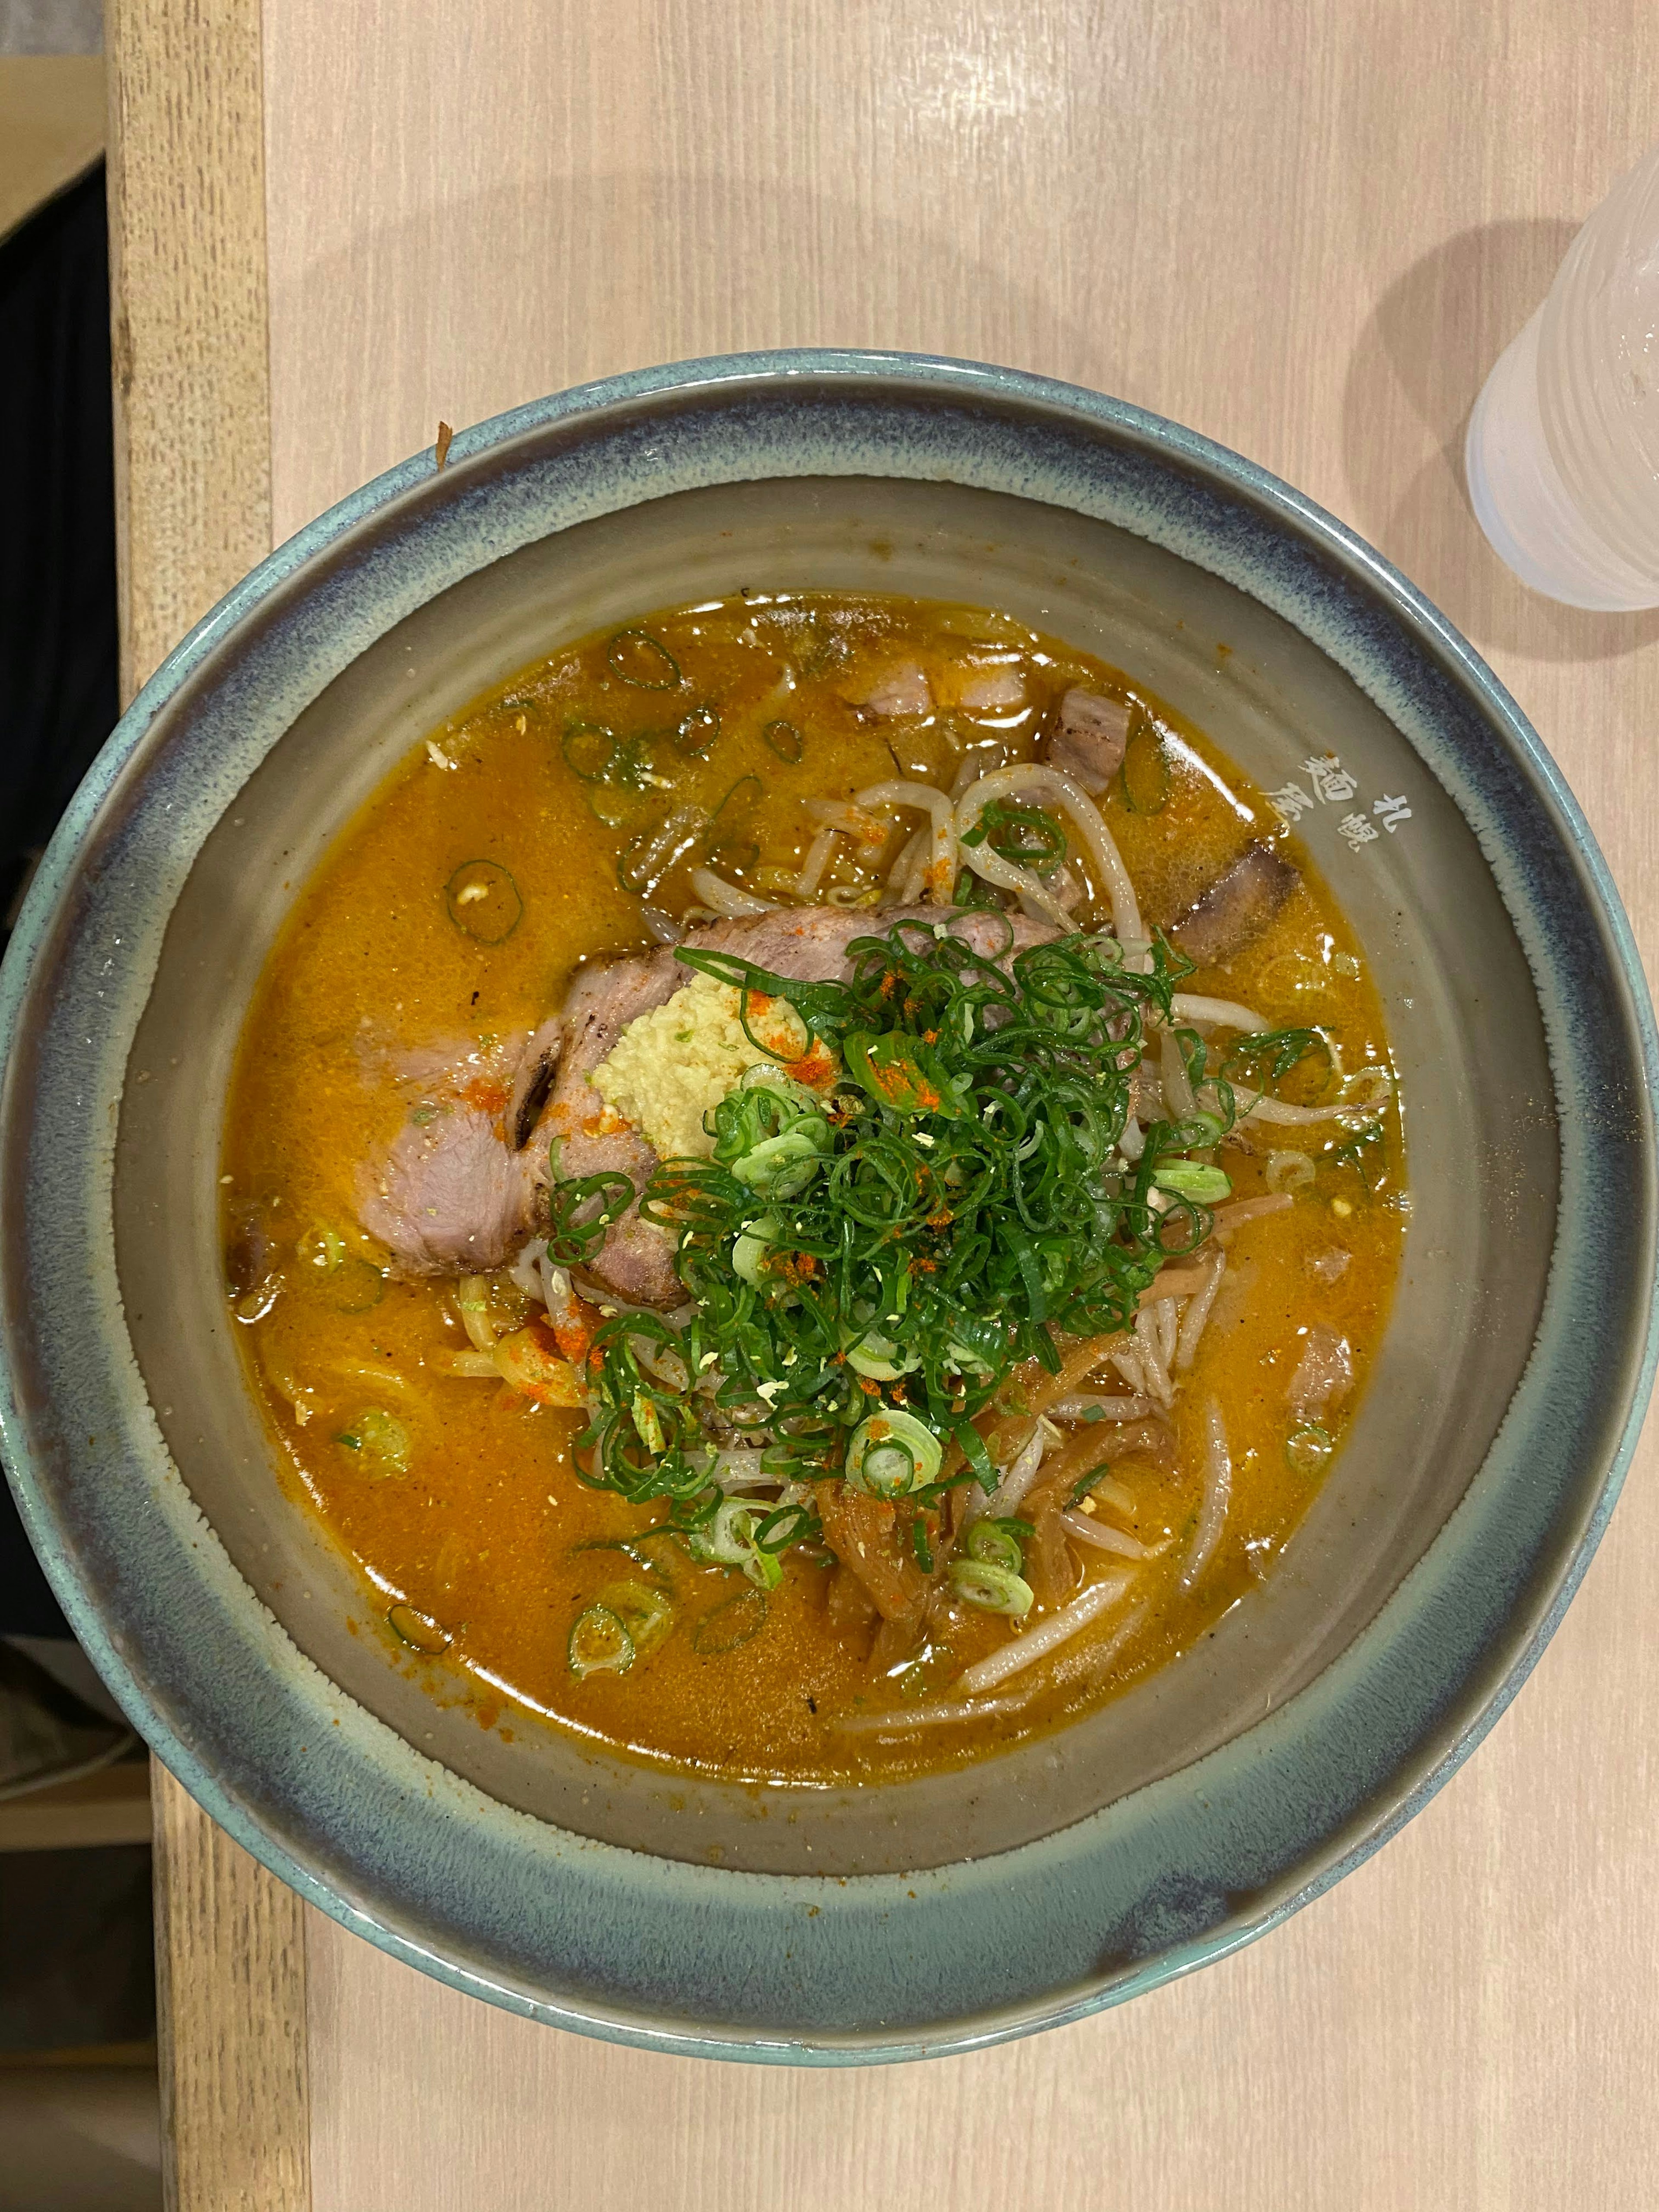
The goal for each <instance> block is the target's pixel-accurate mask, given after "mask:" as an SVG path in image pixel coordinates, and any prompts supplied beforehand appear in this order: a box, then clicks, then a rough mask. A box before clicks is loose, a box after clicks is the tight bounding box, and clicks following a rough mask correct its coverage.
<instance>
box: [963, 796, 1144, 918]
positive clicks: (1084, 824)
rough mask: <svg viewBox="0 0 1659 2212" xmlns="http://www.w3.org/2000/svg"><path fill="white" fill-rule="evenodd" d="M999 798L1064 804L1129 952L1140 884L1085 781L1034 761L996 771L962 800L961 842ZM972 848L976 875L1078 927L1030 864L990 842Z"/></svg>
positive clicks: (1036, 803) (1057, 804)
mask: <svg viewBox="0 0 1659 2212" xmlns="http://www.w3.org/2000/svg"><path fill="white" fill-rule="evenodd" d="M993 799H1026V800H1030V801H1031V802H1032V803H1033V804H1035V805H1039V806H1041V805H1043V804H1044V803H1045V802H1046V803H1047V804H1048V805H1050V806H1058V807H1060V808H1063V809H1064V811H1066V813H1067V814H1069V815H1070V816H1071V817H1072V820H1073V823H1075V824H1076V827H1077V830H1078V834H1079V837H1080V838H1081V840H1082V842H1083V846H1084V849H1085V852H1086V853H1087V854H1088V856H1089V859H1090V860H1091V863H1092V864H1093V867H1094V873H1095V880H1096V882H1097V884H1099V885H1100V887H1101V889H1102V890H1103V892H1104V894H1105V896H1106V899H1107V902H1108V904H1109V906H1110V908H1111V912H1112V930H1113V933H1114V935H1115V937H1116V938H1117V939H1118V941H1119V943H1120V944H1122V945H1125V948H1126V951H1127V942H1128V941H1130V940H1137V941H1138V940H1139V939H1140V937H1141V924H1140V904H1139V900H1138V899H1137V898H1136V896H1135V887H1134V885H1133V884H1132V883H1131V882H1130V880H1129V872H1128V870H1127V868H1126V867H1125V866H1124V865H1123V856H1122V854H1121V853H1120V852H1119V851H1118V849H1117V846H1116V843H1115V841H1114V839H1113V836H1112V833H1111V831H1110V830H1109V829H1108V828H1107V827H1106V824H1105V822H1104V821H1103V819H1102V817H1101V812H1100V809H1099V808H1098V807H1097V805H1095V803H1094V801H1093V799H1091V798H1090V796H1089V794H1088V793H1087V792H1086V791H1085V790H1084V788H1083V787H1082V785H1081V784H1080V783H1077V782H1075V781H1073V779H1072V777H1070V776H1069V775H1061V774H1060V770H1059V769H1053V768H1041V767H1036V766H1033V765H1029V764H1028V765H1022V766H1019V767H1016V768H1000V769H993V770H992V771H991V773H990V774H989V775H982V776H981V777H980V778H979V780H978V781H976V782H975V783H972V784H970V785H969V787H968V789H967V790H966V791H965V792H964V793H963V795H962V797H961V798H960V799H958V800H957V811H956V836H957V842H958V844H960V842H961V840H962V838H963V836H964V835H965V834H966V832H967V831H969V829H972V828H973V826H974V824H975V823H976V822H977V821H978V820H979V817H980V816H981V814H982V813H983V812H984V811H985V809H986V807H987V806H988V805H990V803H991V801H992V800H993ZM966 849H967V850H968V852H969V854H971V858H970V860H969V865H970V866H971V867H972V868H973V870H974V872H975V875H979V876H983V877H984V878H985V880H986V881H987V883H991V884H997V885H999V886H1000V888H1001V889H1002V890H1011V891H1023V892H1025V893H1028V894H1029V895H1030V896H1031V897H1033V898H1035V899H1036V902H1037V903H1038V905H1039V906H1040V907H1041V908H1042V911H1043V913H1044V914H1046V915H1048V919H1049V920H1050V921H1052V922H1053V923H1054V927H1056V928H1057V929H1060V930H1064V931H1066V932H1068V933H1069V932H1071V931H1073V930H1075V929H1076V927H1077V924H1076V923H1075V922H1074V921H1073V919H1072V917H1071V916H1070V915H1068V914H1067V913H1066V909H1065V908H1064V907H1063V906H1061V904H1060V902H1059V900H1058V899H1057V898H1055V897H1054V895H1053V893H1052V892H1051V891H1050V890H1048V885H1047V884H1044V882H1043V881H1042V878H1041V877H1040V876H1037V875H1034V874H1033V873H1032V872H1031V871H1030V869H1029V868H1020V867H1016V866H1015V865H1014V864H1013V862H1012V860H1004V859H1003V858H1002V856H1001V854H1000V853H995V852H993V851H992V849H991V846H990V843H989V842H988V840H987V842H985V843H984V844H981V845H977V846H973V847H969V848H966Z"/></svg>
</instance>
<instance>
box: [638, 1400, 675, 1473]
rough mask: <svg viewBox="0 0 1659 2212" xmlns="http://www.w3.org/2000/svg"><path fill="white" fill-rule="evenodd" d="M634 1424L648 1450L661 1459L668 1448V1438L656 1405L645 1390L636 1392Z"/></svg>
mask: <svg viewBox="0 0 1659 2212" xmlns="http://www.w3.org/2000/svg"><path fill="white" fill-rule="evenodd" d="M634 1426H635V1428H636V1429H637V1430H638V1431H639V1432H640V1440H641V1443H643V1444H644V1446H645V1448H646V1449H647V1451H648V1452H650V1453H652V1454H653V1455H654V1456H655V1457H656V1458H658V1459H660V1458H661V1457H662V1455H663V1454H664V1453H665V1451H666V1450H667V1449H668V1439H667V1437H665V1436H664V1434H663V1431H662V1423H661V1421H660V1420H659V1419H658V1417H657V1409H656V1407H655V1405H654V1404H653V1402H652V1401H651V1400H650V1399H649V1398H648V1397H647V1395H646V1394H645V1392H644V1391H643V1390H636V1391H635V1393H634Z"/></svg>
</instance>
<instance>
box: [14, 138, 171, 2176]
mask: <svg viewBox="0 0 1659 2212" xmlns="http://www.w3.org/2000/svg"><path fill="white" fill-rule="evenodd" d="M109 315H110V301H109V260H108V245H107V228H106V216H105V180H104V171H103V167H102V165H101V164H100V165H99V166H98V167H96V168H95V169H94V171H92V172H91V173H89V174H88V175H87V176H85V177H83V178H82V179H81V180H80V181H79V182H78V183H76V184H75V185H71V186H70V188H69V190H67V191H64V192H63V193H61V194H60V195H59V196H58V197H57V198H55V199H53V200H52V201H50V202H49V203H48V204H46V206H45V207H43V208H41V209H40V210H39V211H38V212H37V213H36V214H35V215H33V216H32V217H31V218H30V219H29V220H28V221H27V222H25V223H24V224H23V225H22V226H21V228H19V229H18V230H16V231H15V232H14V233H13V234H11V235H10V236H9V238H7V239H5V240H3V242H0V425H3V431H4V441H5V477H4V482H5V490H4V495H3V501H0V513H3V527H0V932H3V934H4V936H5V937H7V938H9V936H10V933H11V930H12V927H13V924H14V923H15V920H16V917H17V913H18V909H19V908H20V906H21V902H22V899H23V896H24V894H25V892H26V891H27V887H28V884H29V880H30V878H31V877H32V876H33V872H34V869H35V867H36V866H37V864H38V863H39V860H40V855H41V854H42V853H43V851H44V850H45V848H46V844H47V842H48V841H49V839H50V838H51V836H52V830H53V828H54V827H55V825H56V823H57V822H58V817H59V816H60V814H61V813H62V812H63V811H64V807H65V806H66V805H68V803H69V801H70V799H71V798H72V797H73V795H74V793H75V790H76V786H77V785H78V784H79V783H80V781H81V779H82V776H83V775H85V773H86V771H87V769H88V767H89V766H90V765H91V763H92V761H93V759H94V756H95V755H96V753H97V752H98V750H99V748H100V746H101V745H102V744H103V743H104V740H105V739H106V738H107V736H108V735H109V733H110V731H111V729H112V727H113V726H114V723H115V720H116V718H117V714H118V710H119V699H118V681H119V678H118V635H117V600H116V560H115V483H114V455H113V425H112V407H111V395H110V344H109ZM123 1777H125V1778H126V1782H125V1787H123V1788H118V1789H117V1790H115V1791H114V1793H113V1794H114V1795H116V1796H119V1797H121V1798H122V1800H123V1802H124V1803H125V1805H126V1806H127V1807H129V1808H131V1811H130V1813H129V1814H128V1815H127V1817H126V1819H125V1829H126V1832H127V1833H129V1834H130V1835H132V1836H135V1837H141V1836H143V1834H144V1833H145V1832H146V1829H147V1826H148V1821H147V1816H146V1814H145V1812H144V1805H145V1797H144V1794H143V1793H144V1786H145V1768H144V1753H143V1747H142V1745H140V1744H139V1743H138V1742H137V1739H136V1737H135V1736H134V1735H133V1733H132V1731H131V1729H129V1728H128V1727H127V1726H126V1724H125V1722H124V1721H123V1719H122V1718H121V1717H120V1715H119V1713H118V1711H117V1709H116V1708H115V1707H114V1705H112V1701H111V1700H110V1699H109V1698H108V1696H107V1694H106V1692H104V1691H103V1689H102V1687H101V1685H100V1684H99V1682H98V1681H97V1679H96V1677H95V1676H94V1674H92V1672H91V1669H90V1668H89V1667H88V1664H87V1662H86V1660H85V1658H84V1656H83V1655H82V1653H81V1651H80V1650H79V1648H78V1647H77V1646H76V1644H74V1642H73V1641H72V1639H71V1638H70V1632H69V1629H68V1626H67V1625H66V1624H65V1622H64V1617H63V1614H62V1613H61V1612H60V1610H59V1608H58V1604H57V1601H56V1600H55V1599H54V1598H53V1596H52V1591H51V1589H50V1588H49V1587H48V1585H47V1583H46V1577H45V1575H44V1574H43V1573H42V1572H41V1570H40V1565H39V1563H38V1562H37V1560H36V1559H35V1557H34V1554H33V1552H32V1551H31V1549H30V1547H29V1544H28V1541H27V1538H26V1537H25V1535H24V1534H23V1528H22V1523H21V1521H20V1519H19V1517H18V1515H17V1510H16V1507H15V1504H14V1503H13V1500H12V1497H11V1493H10V1491H9V1488H8V1487H7V1486H5V1485H4V1484H3V1483H0V2212H149V2208H150V2207H153V2206H159V2204H160V2203H161V2176H160V2172H159V2162H160V2149H159V2142H160V2136H159V2114H158V2102H157V2093H156V2072H155V1964H154V1937H153V1929H152V1920H151V1906H150V1876H151V1869H150V1852H149V1845H148V1844H146V1843H143V1842H142V1841H125V1842H112V1841H97V1840H89V1838H91V1837H93V1836H94V1835H98V1836H107V1835H108V1834H109V1832H110V1831H109V1829H108V1827H107V1826H104V1827H101V1828H100V1827H97V1826H95V1825H85V1820H86V1816H85V1815H84V1814H81V1813H80V1812H79V1811H78V1810H77V1808H78V1807H79V1806H81V1805H82V1804H84V1803H85V1802H86V1799H85V1796H84V1793H85V1792H86V1791H87V1790H88V1789H91V1790H94V1791H96V1792H97V1793H98V1794H99V1795H100V1796H102V1797H103V1798H105V1799H107V1798H108V1797H109V1796H110V1795H111V1783H112V1778H115V1779H116V1780H117V1781H119V1780H120V1778H123ZM77 1792H80V1793H82V1796H80V1797H78V1798H77V1796H76V1793H77ZM65 1807H67V1808H68V1809H67V1810H63V1809H59V1808H65ZM41 1808H45V1809H46V1816H47V1820H48V1825H49V1827H50V1831H51V1832H52V1836H53V1838H54V1839H57V1840H62V1839H63V1838H75V1839H76V1840H74V1841H72V1842H69V1843H65V1844H64V1847H62V1848H52V1849H34V1848H31V1847H30V1838H31V1837H36V1838H38V1836H39V1835H40V1833H41V1832H42V1830H41V1829H40V1826H38V1825H37V1826H35V1827H33V1828H32V1829H31V1828H30V1827H28V1826H27V1822H28V1821H30V1820H34V1821H35V1822H37V1824H38V1822H39V1820H40V1817H41ZM7 1820H9V1821H10V1824H11V1825H10V1826H9V1827H8V1826H4V1825H3V1824H4V1823H5V1822H6V1821H7ZM77 1820H80V1821H82V1823H83V1825H82V1826H76V1822H77Z"/></svg>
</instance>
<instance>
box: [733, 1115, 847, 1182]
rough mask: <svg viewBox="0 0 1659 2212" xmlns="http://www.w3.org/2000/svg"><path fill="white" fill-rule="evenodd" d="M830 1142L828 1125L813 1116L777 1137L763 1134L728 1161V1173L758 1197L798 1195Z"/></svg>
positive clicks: (814, 1172) (816, 1116) (812, 1174)
mask: <svg viewBox="0 0 1659 2212" xmlns="http://www.w3.org/2000/svg"><path fill="white" fill-rule="evenodd" d="M832 1141H833V1140H832V1139H831V1137H830V1134H829V1123H828V1122H827V1121H824V1120H823V1117H822V1116H821V1115H812V1116H811V1118H810V1119H809V1120H805V1121H797V1122H796V1123H795V1125H794V1127H793V1128H790V1129H786V1130H785V1131H784V1132H783V1133H782V1134H781V1136H776V1137H763V1139H761V1141H760V1143H759V1144H757V1145H756V1146H754V1147H753V1149H752V1150H751V1151H750V1152H744V1154H743V1156H742V1157H741V1158H739V1159H735V1160H733V1161H732V1174H733V1175H734V1176H736V1177H737V1179H738V1182H740V1183H744V1184H746V1185H747V1187H748V1188H750V1190H752V1191H754V1192H755V1193H757V1195H758V1196H760V1197H762V1198H798V1197H799V1195H800V1194H801V1192H802V1191H804V1190H805V1188H806V1186H807V1184H808V1183H809V1182H811V1180H812V1178H813V1176H815V1175H817V1172H818V1170H819V1169H820V1168H821V1167H822V1166H823V1158H824V1155H825V1153H826V1152H829V1149H830V1146H831V1143H832Z"/></svg>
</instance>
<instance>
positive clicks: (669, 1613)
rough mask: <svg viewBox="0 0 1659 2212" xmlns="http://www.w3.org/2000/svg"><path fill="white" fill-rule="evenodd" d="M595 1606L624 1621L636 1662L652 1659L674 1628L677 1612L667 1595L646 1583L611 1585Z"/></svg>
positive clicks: (607, 1584)
mask: <svg viewBox="0 0 1659 2212" xmlns="http://www.w3.org/2000/svg"><path fill="white" fill-rule="evenodd" d="M594 1602H595V1603H596V1604H598V1605H600V1606H603V1607H605V1609H606V1611H608V1612H610V1613H615V1614H616V1616H617V1620H619V1621H621V1623H622V1625H623V1627H624V1628H625V1629H626V1630H627V1631H628V1633H629V1638H630V1639H631V1640H632V1643H633V1645H634V1656H635V1658H636V1659H644V1658H647V1657H648V1656H649V1655H650V1654H651V1653H652V1652H653V1651H654V1650H656V1648H657V1646H658V1644H660V1643H661V1642H662V1640H663V1638H665V1636H666V1635H667V1634H668V1633H669V1632H670V1630H671V1628H672V1627H673V1626H674V1608H673V1606H672V1605H671V1603H670V1601H669V1598H668V1595H667V1594H666V1593H665V1592H664V1591H662V1590H659V1589H651V1588H649V1587H648V1586H647V1584H646V1583H635V1582H622V1583H606V1584H605V1588H604V1589H602V1590H600V1591H599V1594H598V1596H597V1597H596V1599H595V1601H594Z"/></svg>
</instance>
